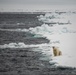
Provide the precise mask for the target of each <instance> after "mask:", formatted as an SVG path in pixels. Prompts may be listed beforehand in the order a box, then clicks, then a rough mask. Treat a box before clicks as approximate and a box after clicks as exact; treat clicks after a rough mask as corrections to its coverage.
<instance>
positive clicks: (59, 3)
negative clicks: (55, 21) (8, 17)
mask: <svg viewBox="0 0 76 75" xmlns="http://www.w3.org/2000/svg"><path fill="white" fill-rule="evenodd" d="M75 5H76V0H0V11H12V10H13V11H22V10H23V11H25V10H26V9H28V10H30V9H31V10H36V9H37V10H39V9H41V10H42V9H43V10H45V9H51V8H62V7H63V8H70V7H71V6H72V8H75ZM20 9H21V10H20Z"/></svg>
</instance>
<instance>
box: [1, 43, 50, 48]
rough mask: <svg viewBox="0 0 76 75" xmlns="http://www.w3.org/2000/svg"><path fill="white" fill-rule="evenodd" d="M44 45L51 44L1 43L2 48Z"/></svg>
mask: <svg viewBox="0 0 76 75" xmlns="http://www.w3.org/2000/svg"><path fill="white" fill-rule="evenodd" d="M42 46H49V44H47V43H44V44H37V45H35V44H31V45H26V44H25V43H23V42H19V43H9V44H4V45H0V48H30V47H42Z"/></svg>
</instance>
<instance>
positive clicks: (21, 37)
mask: <svg viewBox="0 0 76 75" xmlns="http://www.w3.org/2000/svg"><path fill="white" fill-rule="evenodd" d="M40 15H41V14H8V13H5V14H3V13H2V14H0V45H1V47H0V75H76V69H75V68H69V67H56V66H55V65H54V64H55V63H49V60H51V61H52V57H51V53H49V54H50V55H46V54H44V53H43V52H42V50H43V49H42V48H44V49H46V50H47V47H46V44H48V43H49V42H50V41H49V40H48V39H47V38H46V37H35V34H33V33H31V29H30V28H35V27H37V26H41V25H42V24H43V22H41V21H39V20H38V18H37V16H40ZM43 15H44V14H43ZM28 30H29V31H28ZM42 46H44V47H42ZM38 47H40V48H38ZM48 47H49V46H48ZM49 49H50V47H49ZM49 49H48V52H49ZM48 56H49V57H50V58H49V57H48Z"/></svg>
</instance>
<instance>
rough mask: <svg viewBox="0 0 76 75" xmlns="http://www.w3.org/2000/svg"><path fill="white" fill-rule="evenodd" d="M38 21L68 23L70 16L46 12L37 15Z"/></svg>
mask: <svg viewBox="0 0 76 75" xmlns="http://www.w3.org/2000/svg"><path fill="white" fill-rule="evenodd" d="M37 17H38V19H39V21H42V22H43V23H46V24H70V17H69V16H68V14H67V13H66V14H58V13H46V14H45V15H44V16H43V15H40V16H37Z"/></svg>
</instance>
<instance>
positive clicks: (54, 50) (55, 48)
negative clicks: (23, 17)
mask: <svg viewBox="0 0 76 75" xmlns="http://www.w3.org/2000/svg"><path fill="white" fill-rule="evenodd" d="M52 48H53V54H54V56H60V55H62V52H61V51H60V50H59V48H58V47H56V46H53V47H52Z"/></svg>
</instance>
